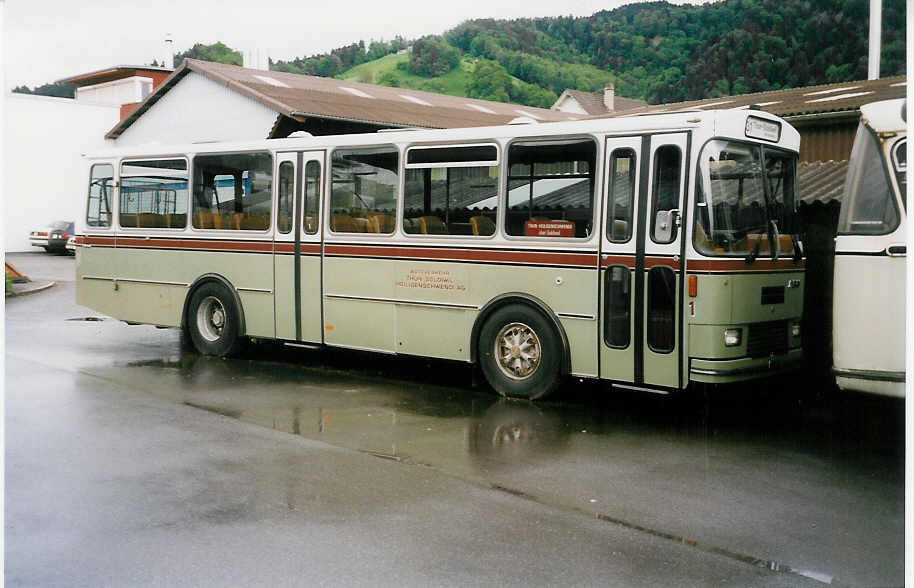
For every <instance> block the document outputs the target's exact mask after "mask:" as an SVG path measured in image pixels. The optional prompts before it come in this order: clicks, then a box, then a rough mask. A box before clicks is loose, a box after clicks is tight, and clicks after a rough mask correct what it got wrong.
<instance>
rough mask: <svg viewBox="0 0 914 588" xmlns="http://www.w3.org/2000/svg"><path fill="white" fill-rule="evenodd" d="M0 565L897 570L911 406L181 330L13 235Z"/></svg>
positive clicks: (733, 572) (839, 577) (431, 581)
mask: <svg viewBox="0 0 914 588" xmlns="http://www.w3.org/2000/svg"><path fill="white" fill-rule="evenodd" d="M7 259H8V261H11V262H12V263H13V264H14V265H16V267H17V268H18V269H20V270H21V271H23V273H26V274H27V275H29V276H30V277H32V278H33V279H47V280H54V281H56V282H57V284H56V286H54V287H53V288H50V289H48V290H46V291H43V292H40V293H36V294H33V295H29V296H22V297H15V298H7V299H6V317H5V330H6V332H5V335H6V354H5V362H6V366H5V367H6V379H5V385H6V386H5V390H6V394H5V419H6V420H5V429H6V453H5V458H6V463H5V466H6V470H5V474H6V475H5V483H6V487H5V495H6V504H5V523H4V524H5V575H6V578H5V579H6V582H7V583H8V584H9V585H29V586H31V585H68V586H72V585H93V586H95V585H163V584H168V585H264V584H268V583H269V584H275V585H327V586H338V585H339V586H346V585H399V586H405V585H409V586H416V585H464V586H465V585H493V584H499V585H512V586H521V585H523V586H529V585H555V584H564V585H582V586H593V585H609V586H719V585H734V586H807V585H808V586H817V585H823V584H824V583H832V584H838V585H852V586H877V585H878V586H886V585H902V584H903V583H904V455H903V447H904V414H903V413H904V404H903V402H899V401H897V400H889V399H879V398H874V397H866V396H857V395H850V394H839V393H837V392H835V391H833V390H831V389H830V388H828V387H827V386H821V387H820V388H819V389H816V390H814V391H810V390H809V389H808V384H804V385H803V386H804V388H803V389H799V388H800V385H799V384H791V383H790V382H789V381H783V380H782V381H778V382H765V383H763V384H761V385H757V386H742V387H738V388H727V389H715V390H710V391H702V392H701V393H695V394H690V395H684V396H682V397H679V398H668V397H657V396H651V395H638V394H630V393H620V392H619V391H615V390H611V389H609V388H607V387H606V386H604V385H601V384H595V383H592V382H576V381H569V382H567V383H566V384H565V385H564V386H562V388H561V389H560V390H559V391H558V393H557V394H556V395H555V396H554V397H553V398H551V399H550V401H549V402H541V403H536V404H531V403H516V402H505V401H500V400H498V399H497V398H495V397H494V396H493V395H492V393H491V392H489V391H488V390H486V389H485V387H484V386H483V385H480V386H478V387H477V386H474V385H473V380H474V378H473V374H472V373H471V371H470V370H469V369H468V368H467V367H466V366H464V365H462V364H456V363H449V362H430V361H427V360H422V359H417V358H390V357H386V356H377V355H372V354H364V353H354V352H340V351H333V350H305V349H297V348H290V347H283V346H281V345H277V344H273V343H269V344H257V345H253V346H251V348H250V349H249V350H248V352H247V354H246V355H245V356H244V357H242V358H239V359H231V360H221V359H214V358H206V357H201V356H199V355H197V354H196V353H194V352H192V351H187V350H184V349H182V346H181V341H180V335H179V333H178V332H177V331H174V330H160V329H155V328H153V327H148V326H128V325H125V324H123V323H119V322H117V321H114V320H112V319H107V318H105V317H103V316H102V315H100V314H99V313H97V312H94V311H91V310H89V309H86V308H83V307H79V306H77V305H76V304H75V301H74V284H73V268H74V262H73V259H72V258H68V257H63V256H52V255H47V254H43V253H28V254H10V255H8V256H7Z"/></svg>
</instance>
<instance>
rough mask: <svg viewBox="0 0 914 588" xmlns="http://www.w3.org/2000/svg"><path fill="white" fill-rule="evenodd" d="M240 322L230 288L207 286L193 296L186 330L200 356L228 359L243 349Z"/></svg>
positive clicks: (239, 314) (201, 287)
mask: <svg viewBox="0 0 914 588" xmlns="http://www.w3.org/2000/svg"><path fill="white" fill-rule="evenodd" d="M240 318H241V313H240V311H239V309H238V308H237V305H236V304H235V299H234V297H232V294H231V292H229V291H228V288H226V287H225V286H224V285H223V284H220V283H217V282H208V283H206V284H203V285H202V286H200V287H199V288H197V289H196V290H195V291H194V293H193V296H191V299H190V307H189V309H188V314H187V325H186V327H187V330H188V331H189V333H190V339H191V341H192V342H193V344H194V347H195V348H196V349H197V351H199V352H200V353H201V354H203V355H215V356H217V357H229V356H232V355H236V354H238V353H239V352H240V351H241V350H242V348H243V347H244V338H243V337H242V336H241V333H240V326H241V320H240Z"/></svg>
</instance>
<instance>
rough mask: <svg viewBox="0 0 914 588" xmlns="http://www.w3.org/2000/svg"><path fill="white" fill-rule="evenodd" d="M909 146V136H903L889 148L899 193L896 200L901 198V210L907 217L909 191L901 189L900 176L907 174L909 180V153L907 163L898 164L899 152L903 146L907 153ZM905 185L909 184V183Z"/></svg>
mask: <svg viewBox="0 0 914 588" xmlns="http://www.w3.org/2000/svg"><path fill="white" fill-rule="evenodd" d="M907 144H908V137H907V135H903V136H901V137H898V138H897V139H895V141H894V142H893V143H892V144H891V146H890V147H889V149H890V151H891V160H892V176H893V179H894V180H895V183H894V187H895V192H897V194H898V196H897V197H896V198H895V199H896V200H898V198H899V197H900V198H901V208H902V211H903V212H904V214H905V215H907V212H908V195H907V193H906V192H907V190H902V188H901V180H900V179H899V176H900V175H901V174H905V178H906V179H907V174H908V161H907V153H905V162H904V164H903V165H902V164H900V163H899V162H898V151H899V150H900V149H901V147H902V146H904V148H905V151H907V148H908V147H907ZM905 183H907V181H906V182H905Z"/></svg>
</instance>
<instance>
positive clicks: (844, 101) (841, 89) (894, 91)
mask: <svg viewBox="0 0 914 588" xmlns="http://www.w3.org/2000/svg"><path fill="white" fill-rule="evenodd" d="M906 91H907V83H906V79H905V76H894V77H890V78H882V79H879V80H862V81H858V82H844V83H840V84H825V85H821V86H808V87H805V88H791V89H788V90H774V91H771V92H756V93H754V94H740V95H738V96H722V97H719V98H708V99H705V100H692V101H689V102H676V103H671V104H657V105H653V106H643V107H641V108H634V109H631V110H627V111H625V112H619V111H618V110H617V111H616V113H614V114H606V115H603V117H607V116H631V115H633V114H653V113H661V112H675V111H678V110H701V109H707V108H746V107H748V106H750V105H753V104H755V105H758V106H760V107H761V108H762V109H763V110H765V111H767V112H770V113H772V114H776V115H778V116H780V117H783V118H786V119H788V120H790V119H792V118H793V119H796V118H802V117H805V116H822V115H827V114H833V115H834V114H841V113H846V114H853V115H856V114H857V111H858V110H859V109H860V107H861V106H862V105H864V104H868V103H870V102H877V101H879V100H890V99H893V98H904V97H905V93H906ZM603 117H594V118H603Z"/></svg>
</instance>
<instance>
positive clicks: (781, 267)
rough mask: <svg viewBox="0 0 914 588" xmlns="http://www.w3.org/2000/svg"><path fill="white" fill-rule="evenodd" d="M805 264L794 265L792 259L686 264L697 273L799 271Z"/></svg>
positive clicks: (709, 260)
mask: <svg viewBox="0 0 914 588" xmlns="http://www.w3.org/2000/svg"><path fill="white" fill-rule="evenodd" d="M805 265H806V264H805V262H804V261H800V262H799V263H796V264H794V262H793V259H792V258H787V259H779V260H777V261H772V260H770V259H761V258H759V259H756V260H755V261H754V262H753V263H752V264H747V263H746V262H745V260H742V259H696V260H690V261H689V262H688V265H687V267H688V269H689V271H699V272H770V271H786V270H794V271H799V270H802V269H803V268H804V267H805Z"/></svg>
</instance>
